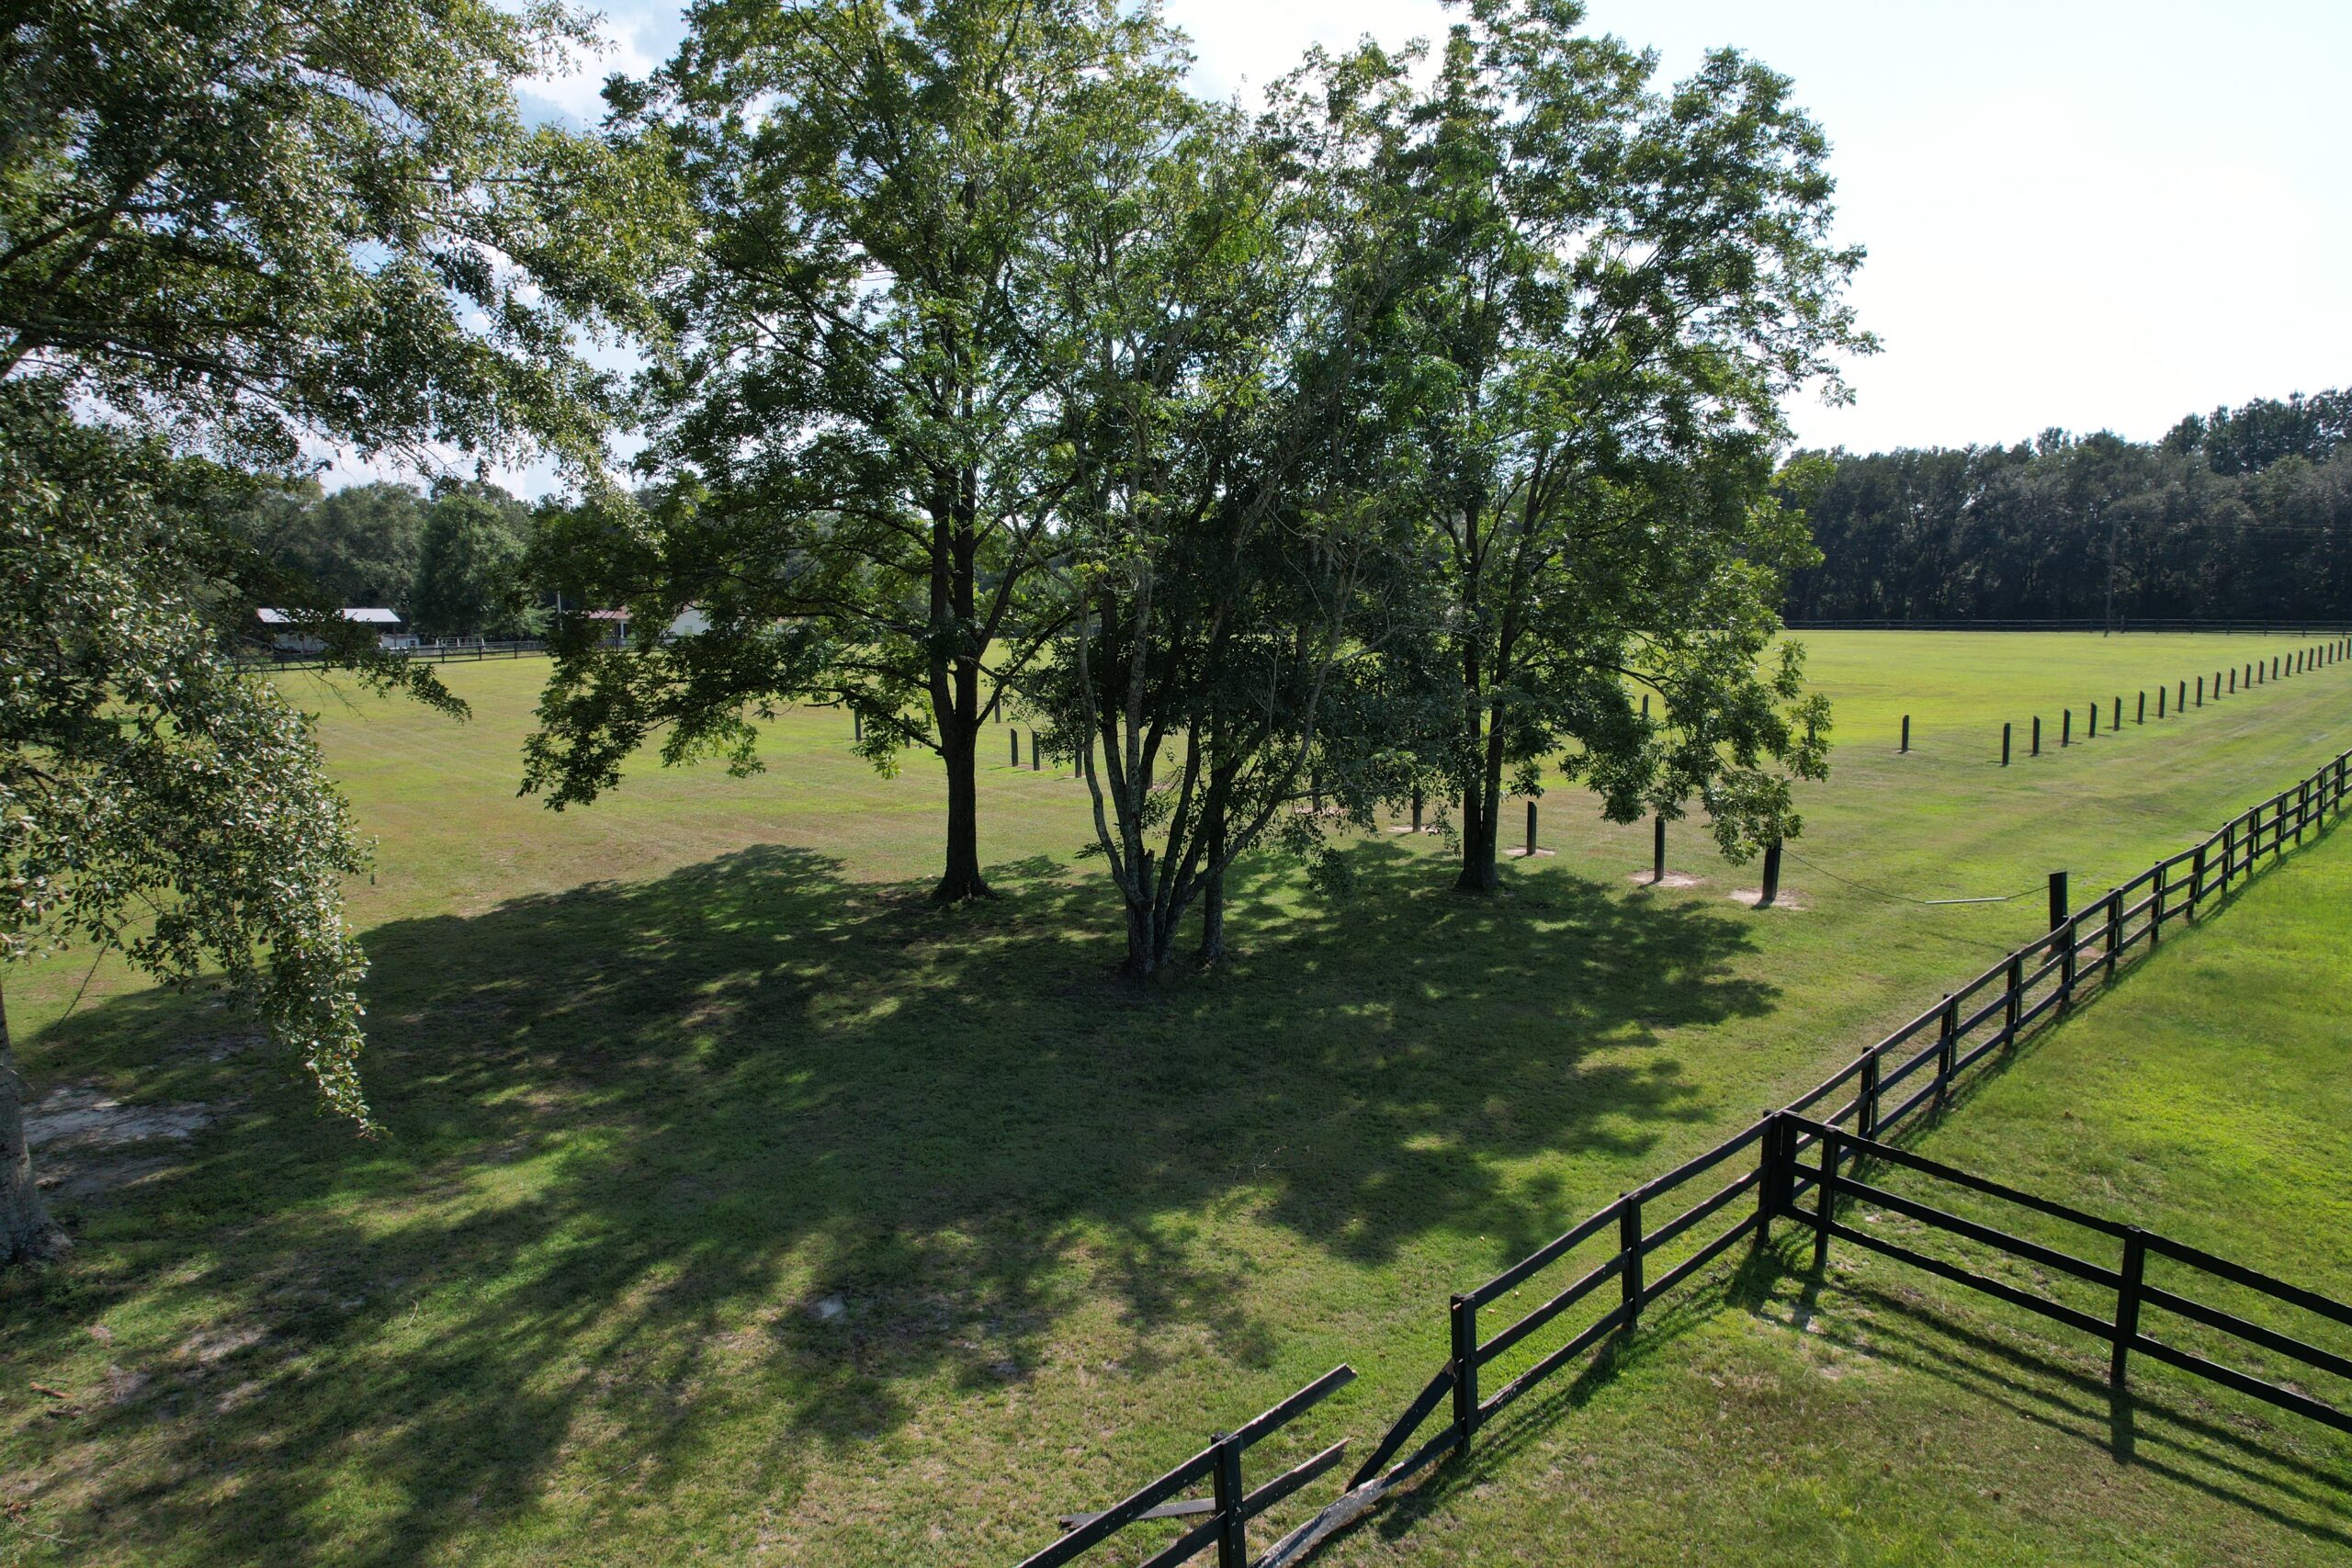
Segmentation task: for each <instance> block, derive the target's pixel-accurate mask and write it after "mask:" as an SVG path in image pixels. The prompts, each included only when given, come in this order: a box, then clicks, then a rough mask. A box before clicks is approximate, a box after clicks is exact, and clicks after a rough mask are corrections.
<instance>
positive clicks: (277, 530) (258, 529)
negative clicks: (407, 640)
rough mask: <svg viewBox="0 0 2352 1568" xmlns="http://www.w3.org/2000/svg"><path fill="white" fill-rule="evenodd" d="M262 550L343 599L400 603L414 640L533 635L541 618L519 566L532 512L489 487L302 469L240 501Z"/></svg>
mask: <svg viewBox="0 0 2352 1568" xmlns="http://www.w3.org/2000/svg"><path fill="white" fill-rule="evenodd" d="M244 515H245V521H246V524H247V526H248V528H249V530H250V532H251V534H252V539H253V543H254V546H255V547H256V548H257V549H258V550H259V551H260V553H261V555H262V556H263V558H265V559H266V561H268V562H269V563H270V564H272V565H273V566H275V567H277V568H278V569H279V570H282V571H283V572H284V573H286V574H287V576H288V579H289V580H290V581H298V582H301V583H304V584H306V585H307V586H308V587H309V588H310V589H311V590H312V591H313V592H314V594H315V595H316V596H317V597H318V598H320V599H322V600H325V601H329V602H332V603H333V604H335V605H338V606H351V607H359V608H371V609H372V608H382V609H390V610H397V611H399V612H400V614H401V619H402V620H405V621H406V622H408V624H409V626H410V627H411V629H413V630H414V631H415V632H416V633H417V634H418V635H419V636H420V637H532V636H536V635H537V633H538V631H539V630H540V629H541V628H542V627H543V626H544V625H545V623H546V615H545V613H544V611H543V609H542V608H541V606H540V605H539V604H538V603H537V594H536V593H535V592H533V590H532V587H531V584H530V583H529V581H527V579H526V573H525V570H524V560H525V558H526V553H527V549H528V547H529V543H530V538H531V535H532V531H533V529H534V527H535V525H536V522H537V519H536V517H535V515H534V513H533V510H532V508H531V507H530V506H529V505H528V504H526V502H521V501H518V500H516V499H515V497H514V496H512V495H509V494H508V493H507V492H506V491H503V490H501V489H500V488H499V487H498V486H496V485H493V484H487V483H483V482H481V481H471V482H465V483H443V484H440V485H436V486H435V488H434V490H433V491H432V492H431V493H430V494H422V493H420V492H418V491H415V490H414V489H412V488H411V487H409V486H407V485H404V484H395V483H390V482H388V481H379V482H377V483H374V484H364V485H353V486H351V487H349V488H347V489H345V490H339V491H334V492H332V493H326V492H323V491H322V489H321V487H320V485H319V483H318V481H317V480H316V479H311V478H308V477H303V478H300V479H293V480H291V481H288V482H283V483H280V484H277V485H276V486H273V487H272V488H270V489H268V490H267V491H265V492H263V493H262V494H261V495H260V496H259V497H258V498H257V499H256V500H255V501H254V502H252V503H250V504H249V505H248V506H247V507H246V508H245V510H244Z"/></svg>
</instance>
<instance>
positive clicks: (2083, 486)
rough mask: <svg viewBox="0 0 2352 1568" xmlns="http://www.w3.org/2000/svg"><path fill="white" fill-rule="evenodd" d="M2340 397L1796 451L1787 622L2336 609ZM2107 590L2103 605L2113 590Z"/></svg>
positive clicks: (2348, 505)
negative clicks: (2101, 426) (1976, 437)
mask: <svg viewBox="0 0 2352 1568" xmlns="http://www.w3.org/2000/svg"><path fill="white" fill-rule="evenodd" d="M2347 446H2352V392H2347V391H2327V392H2322V393H2320V394H2318V395H2317V396H2315V397H2308V398H2307V397H2302V396H2296V397H2291V398H2289V399H2287V400H2285V401H2283V402H2282V401H2278V400H2270V399H2261V400H2256V401H2254V402H2250V403H2247V404H2245V405H2244V406H2243V407H2240V408H2235V409H2229V408H2223V409H2216V410H2215V411H2214V412H2212V413H2211V414H2208V415H2197V414H2192V415H2190V416H2189V417H2188V418H2187V419H2184V420H2182V421H2181V422H2180V423H2178V424H2177V425H2175V426H2174V427H2173V428H2172V430H2171V431H2170V432H2169V433H2168V434H2165V437H2164V438H2163V439H2162V440H2160V441H2157V442H2154V443H2141V442H2132V441H2126V440H2124V439H2122V438H2121V437H2120V436H2117V435H2114V434H2108V433H2106V432H2101V433H2100V434H2096V435H2090V436H2084V437H2080V438H2077V437H2075V436H2071V435H2068V434H2066V433H2064V432H2063V431H2054V430H2053V431H2049V432H2045V433H2044V434H2041V436H2040V437H2038V438H2036V439H2035V440H2033V441H2030V442H2021V443H2019V444H2018V445H2017V446H1969V447H1962V448H1957V449H1952V448H1943V447H1927V448H1917V449H1910V448H1906V449H1904V450H1899V451H1894V452H1874V453H1871V454H1870V455H1868V456H1866V457H1858V456H1854V455H1851V454H1849V453H1845V452H1834V453H1829V454H1826V455H1820V454H1811V455H1807V457H1806V458H1805V459H1804V460H1801V461H1800V462H1799V463H1798V464H1797V465H1795V466H1792V468H1791V469H1790V470H1789V471H1788V472H1787V473H1786V474H1784V476H1783V488H1784V491H1787V492H1788V493H1789V495H1790V496H1791V497H1792V499H1795V500H1799V501H1801V502H1802V505H1803V507H1804V512H1805V514H1806V516H1807V519H1808V520H1809V522H1810V524H1811V526H1812V529H1813V537H1814V543H1815V545H1816V546H1817V547H1819V549H1820V551H1821V557H1822V558H1821V562H1820V564H1819V565H1817V566H1813V567H1808V568H1804V569H1803V570H1798V571H1796V572H1794V573H1792V575H1791V577H1790V580H1789V590H1788V601H1787V615H1788V616H1789V618H1790V619H1791V620H1793V621H1800V622H1802V621H1808V620H1847V619H1869V620H1876V619H1887V620H1903V619H1922V620H1924V619H1970V618H1985V619H2005V618H2013V617H2015V618H2023V617H2036V618H2040V617H2052V618H2067V619H2084V618H2087V619H2101V618H2104V617H2105V616H2106V615H2109V613H2110V610H2111V612H2112V614H2113V615H2115V616H2117V617H2119V618H2122V619H2128V620H2148V619H2175V618H2184V619H2185V618H2198V619H2216V620H2223V619H2226V620H2279V619H2284V620H2302V619H2311V620H2321V619H2328V620H2341V619H2347V618H2352V450H2347ZM2110 585H2111V588H2112V594H2111V597H2110Z"/></svg>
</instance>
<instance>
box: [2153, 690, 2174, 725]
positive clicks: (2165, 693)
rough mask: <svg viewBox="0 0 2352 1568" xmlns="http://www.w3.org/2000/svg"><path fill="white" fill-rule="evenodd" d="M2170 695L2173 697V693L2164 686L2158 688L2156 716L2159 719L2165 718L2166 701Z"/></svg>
mask: <svg viewBox="0 0 2352 1568" xmlns="http://www.w3.org/2000/svg"><path fill="white" fill-rule="evenodd" d="M2170 695H2172V693H2171V691H2170V690H2169V689H2167V688H2165V687H2163V686H2158V687H2157V688H2156V716H2157V717H2158V718H2162V717H2164V716H2165V698H2166V697H2169V696H2170Z"/></svg>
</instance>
